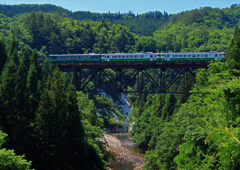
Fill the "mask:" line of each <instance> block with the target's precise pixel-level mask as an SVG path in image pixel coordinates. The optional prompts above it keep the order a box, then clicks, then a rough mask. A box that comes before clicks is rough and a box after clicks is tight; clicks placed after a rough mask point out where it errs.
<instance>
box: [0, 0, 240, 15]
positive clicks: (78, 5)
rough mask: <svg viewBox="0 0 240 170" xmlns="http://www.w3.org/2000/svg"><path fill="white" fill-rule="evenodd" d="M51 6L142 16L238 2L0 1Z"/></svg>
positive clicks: (1, 0)
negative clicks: (155, 12) (146, 13)
mask: <svg viewBox="0 0 240 170" xmlns="http://www.w3.org/2000/svg"><path fill="white" fill-rule="evenodd" d="M4 3H6V4H8V5H12V4H46V3H47V4H53V5H57V6H61V7H63V8H66V9H68V10H72V11H73V12H74V11H90V12H99V13H106V12H109V11H110V12H111V13H116V12H118V11H120V12H121V13H124V12H129V10H131V11H133V13H135V14H137V13H138V14H142V13H145V12H148V11H156V10H158V11H161V12H163V11H166V12H167V13H168V14H176V13H179V12H182V11H186V10H192V9H195V8H200V7H206V6H209V7H214V8H215V7H218V8H226V7H230V6H231V5H232V4H240V0H239V1H237V0H0V4H4Z"/></svg>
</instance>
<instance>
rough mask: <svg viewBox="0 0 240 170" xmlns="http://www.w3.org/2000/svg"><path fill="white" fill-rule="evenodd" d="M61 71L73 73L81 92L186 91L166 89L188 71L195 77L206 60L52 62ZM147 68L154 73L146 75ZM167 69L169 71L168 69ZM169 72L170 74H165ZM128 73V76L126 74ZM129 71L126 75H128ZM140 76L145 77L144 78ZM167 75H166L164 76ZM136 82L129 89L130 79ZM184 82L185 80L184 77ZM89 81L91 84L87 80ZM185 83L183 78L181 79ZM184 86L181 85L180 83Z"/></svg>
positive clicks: (206, 64)
mask: <svg viewBox="0 0 240 170" xmlns="http://www.w3.org/2000/svg"><path fill="white" fill-rule="evenodd" d="M53 65H57V66H58V67H59V69H60V71H62V72H72V73H73V84H74V85H75V87H76V90H79V91H84V92H106V93H112V92H114V93H121V92H122V93H181V94H184V93H188V92H186V90H184V91H182V92H176V91H169V89H170V88H171V87H172V85H173V84H174V83H175V82H176V81H177V80H179V79H185V77H186V76H185V74H186V73H189V74H190V75H191V76H192V77H195V74H194V71H193V70H196V69H199V68H207V67H208V63H171V62H169V63H158V62H142V63H141V62H139V63H128V62H105V63H88V62H85V63H53ZM149 69H151V70H154V71H155V72H156V74H155V75H154V76H153V75H150V74H149V71H148V70H149ZM169 70H170V71H169ZM169 72H171V74H172V75H171V76H169V75H166V73H169ZM126 73H128V76H126ZM129 73H130V74H129ZM144 77H145V80H147V82H146V81H144ZM166 77H167V78H166ZM134 81H135V82H137V90H135V91H133V90H129V89H128V86H129V85H130V84H131V83H132V82H134ZM186 81H187V80H186ZM91 82H92V83H91ZM178 82H179V81H178ZM184 82H185V81H184ZM146 83H150V84H151V85H152V88H151V90H147V91H146V90H144V84H146ZM184 86H185V84H184Z"/></svg>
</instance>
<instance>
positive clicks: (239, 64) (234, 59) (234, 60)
mask: <svg viewBox="0 0 240 170" xmlns="http://www.w3.org/2000/svg"><path fill="white" fill-rule="evenodd" d="M226 60H227V64H228V66H229V67H230V68H231V69H237V70H240V28H239V27H238V26H237V28H236V29H235V34H234V37H233V38H232V40H231V43H230V45H229V49H228V51H227V55H226Z"/></svg>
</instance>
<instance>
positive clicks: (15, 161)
mask: <svg viewBox="0 0 240 170" xmlns="http://www.w3.org/2000/svg"><path fill="white" fill-rule="evenodd" d="M6 137H7V134H5V133H3V132H2V131H0V169H13V170H27V169H29V168H30V166H31V162H28V161H27V160H26V159H23V158H24V156H17V155H16V154H15V153H14V150H7V149H5V148H2V147H1V146H2V144H3V143H5V138H6Z"/></svg>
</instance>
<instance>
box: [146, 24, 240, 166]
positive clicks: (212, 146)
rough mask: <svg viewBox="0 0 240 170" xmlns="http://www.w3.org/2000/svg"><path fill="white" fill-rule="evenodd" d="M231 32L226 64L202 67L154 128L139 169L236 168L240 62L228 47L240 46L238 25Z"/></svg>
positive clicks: (238, 153) (239, 152) (238, 152)
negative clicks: (152, 143)
mask: <svg viewBox="0 0 240 170" xmlns="http://www.w3.org/2000/svg"><path fill="white" fill-rule="evenodd" d="M235 32H236V35H235V36H234V38H233V40H232V44H231V45H230V47H229V52H228V58H227V59H228V60H227V63H222V62H215V63H211V64H210V66H209V68H208V70H207V71H206V70H200V71H199V72H198V73H197V82H196V84H195V86H194V88H193V90H192V91H191V92H193V94H192V95H191V96H190V97H189V99H188V100H187V102H186V103H183V104H181V105H180V107H179V108H178V109H177V111H176V112H175V114H173V116H171V117H170V121H169V122H166V123H164V124H161V126H159V127H158V128H159V129H160V131H159V135H158V136H157V140H156V141H157V142H156V147H155V148H154V149H152V150H150V151H148V152H147V153H146V156H145V165H144V166H143V169H176V168H178V169H239V167H240V162H239V156H240V149H239V146H238V144H239V139H240V134H239V120H240V119H239V115H240V113H239V102H240V98H239V92H240V88H239V83H240V82H239V77H238V76H236V73H238V72H237V71H236V69H238V67H237V65H238V64H239V63H238V58H237V57H238V55H237V54H234V50H231V49H232V47H233V46H235V48H236V50H239V49H238V46H237V43H236V45H233V44H234V42H238V41H239V37H238V28H237V29H236V31H235ZM234 57H236V58H234ZM233 60H235V62H236V63H235V65H233V63H232V64H231V62H232V61H233ZM229 63H230V66H233V67H232V68H231V67H229ZM232 73H234V74H232ZM185 101H186V100H185Z"/></svg>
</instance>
